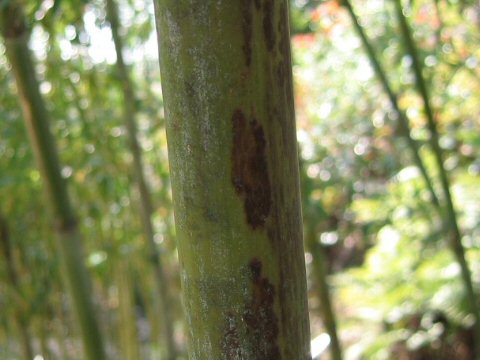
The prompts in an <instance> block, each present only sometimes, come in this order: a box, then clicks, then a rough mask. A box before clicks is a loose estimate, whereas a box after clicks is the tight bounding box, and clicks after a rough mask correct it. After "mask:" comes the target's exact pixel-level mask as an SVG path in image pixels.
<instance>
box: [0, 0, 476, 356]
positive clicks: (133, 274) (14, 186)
mask: <svg viewBox="0 0 480 360" xmlns="http://www.w3.org/2000/svg"><path fill="white" fill-rule="evenodd" d="M4 1H5V0H4ZM7 1H8V0H7ZM351 1H352V2H351V3H349V2H346V1H344V2H340V1H335V0H328V1H309V0H292V1H291V3H290V6H291V14H290V17H291V18H290V21H291V32H292V34H291V35H292V37H291V40H292V50H293V74H294V86H295V103H296V112H297V136H298V146H299V153H300V167H301V177H302V179H301V181H302V198H303V213H304V223H305V249H306V253H305V259H306V263H307V274H308V284H309V289H308V290H309V304H310V321H311V329H312V353H313V355H314V357H315V358H317V359H339V358H340V357H339V356H340V351H341V352H342V353H343V358H344V359H401V360H404V359H405V360H407V359H412V360H417V359H418V360H420V359H459V360H466V359H473V349H474V345H475V341H474V339H475V326H474V325H475V318H476V312H477V313H478V309H477V308H476V305H475V304H472V296H473V303H475V302H476V301H475V299H476V297H475V296H476V295H475V294H477V293H478V291H479V290H480V289H479V287H480V249H479V246H480V241H479V239H480V190H479V188H480V117H479V116H480V69H479V66H478V65H479V59H480V4H479V3H478V2H476V1H470V0H411V1H410V2H404V3H403V4H402V5H403V6H402V5H400V3H399V1H397V0H395V1H393V0H392V1H390V0H388V1H387V0H368V1H367V0H351ZM22 3H23V5H24V12H25V16H26V19H27V23H28V26H29V28H30V29H31V38H30V42H29V46H30V48H31V50H32V53H33V56H34V59H35V63H36V74H37V76H38V78H39V80H40V92H41V94H42V95H43V98H44V99H45V101H46V105H47V108H48V110H49V112H50V114H51V119H52V130H53V133H54V137H55V139H56V141H57V144H58V148H59V153H60V160H61V164H62V168H61V173H62V176H63V177H64V178H65V179H67V182H68V186H69V192H70V195H71V197H72V202H73V204H75V211H76V212H77V215H78V218H79V222H78V225H79V227H80V229H81V233H82V234H83V242H84V247H85V252H86V262H87V266H88V270H89V272H90V273H91V276H92V280H93V285H94V293H95V301H96V305H97V306H98V308H99V309H100V310H101V311H100V314H101V315H99V319H100V323H101V327H102V330H103V333H104V334H105V341H106V344H107V352H108V354H109V355H110V356H111V357H112V358H118V359H123V358H125V359H127V358H131V359H136V358H138V359H140V358H142V359H159V358H162V354H163V352H164V351H165V350H164V349H163V347H162V346H161V345H159V344H161V342H159V338H160V337H161V332H162V331H164V330H162V326H161V324H160V323H159V321H158V320H157V319H158V318H161V316H160V315H159V313H160V312H161V311H162V310H161V306H160V304H159V300H158V296H157V294H156V292H155V288H156V287H155V285H154V283H155V274H154V272H153V271H152V269H151V266H150V262H149V252H148V248H147V247H146V246H145V241H144V239H143V229H142V223H141V218H140V217H139V216H138V214H139V212H140V211H141V209H140V208H141V206H142V205H141V199H140V197H139V195H138V193H137V191H135V189H134V188H132V183H133V182H134V178H135V174H134V173H133V172H132V171H131V164H132V161H134V155H132V151H131V147H130V145H129V139H128V129H127V127H126V126H125V121H124V118H123V115H122V111H123V110H122V109H123V108H122V104H123V101H124V98H123V96H124V94H123V92H122V83H123V81H124V79H123V77H122V75H121V72H119V68H118V62H117V56H116V51H115V46H114V42H113V38H112V28H111V26H110V23H111V22H110V21H108V19H107V12H106V8H105V3H104V2H103V1H99V0H90V1H89V0H61V1H60V0H55V1H54V0H42V1H40V0H39V1H34V0H24V1H22ZM117 5H118V19H119V22H118V24H117V25H118V28H117V29H116V31H117V32H118V34H119V36H120V37H121V38H122V39H123V45H124V47H123V58H124V62H125V64H126V69H127V70H128V72H129V76H130V80H131V84H132V86H131V88H132V89H133V94H134V95H133V96H134V107H135V111H136V121H137V129H136V130H137V138H138V141H139V144H140V148H141V150H142V155H143V171H144V175H145V180H146V182H147V183H148V186H149V187H150V191H151V198H152V199H153V201H152V202H153V212H152V220H153V221H152V222H153V225H154V235H153V240H154V243H155V246H156V248H157V249H158V251H159V252H160V254H161V258H162V262H163V271H164V275H165V278H166V281H167V283H168V288H169V292H170V296H171V297H172V299H173V301H171V303H170V308H169V312H170V314H171V317H172V329H171V331H172V336H173V338H174V340H175V342H176V344H177V346H178V348H179V350H180V352H181V353H182V352H184V351H185V338H184V333H185V331H184V326H185V324H184V323H183V320H182V319H183V318H182V309H181V301H180V283H179V267H178V262H177V260H178V259H177V252H176V247H175V231H174V225H173V213H172V204H171V197H170V196H171V195H170V188H169V186H170V185H169V170H168V159H167V149H166V138H165V129H164V113H163V106H162V102H161V85H160V74H159V66H158V53H157V41H156V34H155V31H154V28H155V26H154V19H153V5H152V4H151V2H149V1H143V0H119V1H118V2H117ZM0 6H2V1H0ZM426 104H427V106H426ZM21 119H22V111H21V108H20V105H19V101H18V95H17V90H16V86H15V81H14V78H13V76H12V73H11V65H10V64H9V63H8V62H7V59H6V55H5V47H4V46H3V45H2V44H0V217H1V219H2V220H1V224H2V225H1V230H2V231H1V232H0V233H1V234H2V235H1V237H0V238H1V248H2V251H1V252H0V254H1V256H2V259H1V260H0V309H1V311H0V359H6V360H9V359H21V358H25V357H24V355H22V354H25V353H30V354H31V355H33V357H34V359H35V360H47V359H71V360H74V359H82V358H83V356H82V353H81V343H80V338H79V334H78V329H77V328H76V326H75V325H74V319H73V315H72V311H71V308H70V305H69V302H68V301H67V296H66V294H65V290H64V288H63V285H62V282H61V277H60V270H59V266H60V265H59V257H58V255H56V251H55V250H54V249H55V245H54V240H53V237H54V236H53V231H52V226H51V220H50V219H49V216H48V212H47V211H46V210H45V208H46V204H45V198H44V197H43V196H42V182H41V179H40V173H39V171H38V170H37V168H36V166H35V163H34V157H33V153H32V150H31V148H30V145H29V142H28V137H27V132H26V129H25V127H24V124H23V122H22V121H21ZM445 180H446V182H445ZM447 190H448V191H447ZM450 205H453V206H450ZM456 225H458V226H457V228H458V229H457V230H458V231H456V230H455V226H456ZM462 257H463V259H464V260H465V261H464V262H462ZM465 265H468V268H466V267H465ZM468 269H469V270H470V271H468ZM12 274H13V275H12ZM465 275H468V276H465ZM327 295H329V296H327ZM329 300H330V301H329ZM477 306H478V305H477ZM335 337H337V338H338V340H339V346H336V345H335V343H336V341H332V340H334V339H335ZM26 347H27V349H26ZM28 347H30V349H28ZM335 348H336V349H335ZM332 350H333V351H332ZM127 353H128V354H131V355H129V356H128V357H124V356H122V354H127ZM180 358H186V357H180ZM287 360H288V359H287Z"/></svg>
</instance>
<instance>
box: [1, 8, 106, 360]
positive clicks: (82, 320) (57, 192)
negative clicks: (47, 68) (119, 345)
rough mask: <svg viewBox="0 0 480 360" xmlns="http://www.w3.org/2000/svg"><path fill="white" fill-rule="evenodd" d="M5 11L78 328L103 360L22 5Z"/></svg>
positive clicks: (89, 354) (4, 26)
mask: <svg viewBox="0 0 480 360" xmlns="http://www.w3.org/2000/svg"><path fill="white" fill-rule="evenodd" d="M2 6H3V7H2V9H1V14H0V16H1V18H0V25H1V32H2V35H3V37H4V39H5V48H6V54H7V58H8V60H9V62H10V64H11V66H12V72H13V75H14V77H15V80H16V84H17V89H18V93H19V100H20V103H21V105H22V108H23V113H24V120H25V123H26V126H27V129H28V133H29V136H30V141H31V144H32V147H33V152H34V155H35V158H36V162H37V165H38V167H39V169H40V173H41V175H42V178H43V181H44V186H45V190H46V194H47V198H48V201H49V203H50V205H51V207H52V212H53V218H54V220H55V223H56V234H57V237H56V238H57V246H58V250H59V253H60V255H61V261H62V266H63V271H62V273H63V275H64V280H65V282H66V285H67V289H68V291H69V293H70V296H71V299H72V303H73V308H74V312H75V314H76V316H77V321H78V322H79V324H80V330H81V334H82V339H83V345H84V350H85V357H86V359H89V360H100V359H104V358H105V356H104V350H103V345H102V340H101V336H100V331H99V327H98V324H97V321H96V317H95V311H94V308H93V303H92V301H91V299H90V294H91V284H90V279H89V276H88V273H87V270H86V268H85V266H84V263H83V256H82V254H83V249H82V246H81V237H80V234H79V232H78V227H77V223H76V218H75V215H74V211H73V207H72V206H71V204H70V198H69V196H68V193H67V187H66V184H65V181H64V180H63V178H62V176H61V173H60V164H59V160H58V153H57V149H56V145H55V142H54V138H53V136H52V133H51V131H50V128H49V121H50V119H49V115H48V113H47V110H46V108H45V104H44V102H43V99H42V97H41V95H40V92H39V85H38V81H37V78H36V76H35V67H34V64H33V61H32V58H31V53H30V50H29V48H28V31H27V29H26V26H25V19H24V16H23V12H22V9H21V7H20V2H18V1H13V0H12V1H8V2H6V3H4V5H2Z"/></svg>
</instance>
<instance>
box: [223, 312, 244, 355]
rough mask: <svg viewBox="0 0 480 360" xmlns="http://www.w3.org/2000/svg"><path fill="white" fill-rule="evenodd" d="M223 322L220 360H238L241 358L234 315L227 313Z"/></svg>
mask: <svg viewBox="0 0 480 360" xmlns="http://www.w3.org/2000/svg"><path fill="white" fill-rule="evenodd" d="M225 322H226V324H225V330H224V332H223V340H222V360H240V359H242V358H243V356H242V348H241V346H240V338H239V336H238V328H237V327H238V324H237V321H236V319H235V315H234V314H233V313H231V312H229V313H227V314H226V315H225Z"/></svg>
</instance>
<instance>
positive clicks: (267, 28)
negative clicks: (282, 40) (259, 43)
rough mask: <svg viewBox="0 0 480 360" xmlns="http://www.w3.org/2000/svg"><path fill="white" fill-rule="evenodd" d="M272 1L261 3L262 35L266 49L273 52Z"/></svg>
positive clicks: (273, 9)
mask: <svg viewBox="0 0 480 360" xmlns="http://www.w3.org/2000/svg"><path fill="white" fill-rule="evenodd" d="M273 1H274V0H265V1H264V2H263V35H264V37H265V43H266V44H267V49H268V50H269V51H273V49H274V48H275V40H276V39H275V28H274V26H273V18H274V11H275V5H274V2H273Z"/></svg>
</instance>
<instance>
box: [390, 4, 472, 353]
mask: <svg viewBox="0 0 480 360" xmlns="http://www.w3.org/2000/svg"><path fill="white" fill-rule="evenodd" d="M394 2H395V10H396V14H397V19H398V22H399V25H400V28H401V31H402V35H403V40H404V42H405V48H406V50H407V53H408V54H409V56H410V57H411V59H412V70H413V72H414V74H415V85H416V88H417V91H418V92H419V94H420V96H421V98H422V100H423V105H424V111H425V116H426V118H427V126H428V129H429V131H430V146H431V147H432V150H433V154H434V157H435V161H436V164H437V168H438V172H439V175H440V182H441V185H442V190H443V195H444V198H445V199H444V200H445V203H446V216H445V222H446V223H447V224H448V227H449V230H450V238H449V245H450V247H451V249H452V251H453V253H454V255H455V258H456V260H457V262H458V264H459V265H460V269H461V276H462V281H463V284H464V287H465V290H466V294H467V300H468V302H469V307H470V311H471V313H472V315H473V316H474V317H475V336H476V339H477V342H476V344H477V345H476V346H477V356H480V352H479V349H478V347H480V308H479V306H478V303H477V295H476V294H475V290H474V287H473V282H472V276H471V273H470V269H469V267H468V264H467V260H466V258H465V249H464V247H463V245H462V235H461V232H460V228H459V226H458V221H457V214H456V211H455V207H454V204H453V200H452V195H451V193H450V183H449V179H448V175H447V171H446V169H445V166H444V164H443V151H442V148H441V147H440V144H439V133H438V129H437V124H436V121H435V118H434V115H433V109H432V106H431V104H430V96H429V93H428V89H427V85H426V83H425V79H424V77H423V74H422V70H423V69H422V63H421V62H420V61H419V59H418V52H417V48H416V46H415V42H414V40H413V37H412V34H411V30H410V26H409V25H408V22H407V19H406V17H405V15H404V13H403V7H402V4H401V0H395V1H394Z"/></svg>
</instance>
